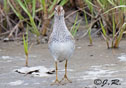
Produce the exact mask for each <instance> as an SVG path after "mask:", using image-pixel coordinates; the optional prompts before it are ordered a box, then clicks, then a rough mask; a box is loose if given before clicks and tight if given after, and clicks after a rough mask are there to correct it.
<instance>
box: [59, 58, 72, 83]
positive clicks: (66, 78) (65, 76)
mask: <svg viewBox="0 0 126 88" xmlns="http://www.w3.org/2000/svg"><path fill="white" fill-rule="evenodd" d="M63 80H65V81H68V82H70V83H72V81H71V80H69V79H68V77H67V60H66V63H65V75H64V77H63V78H62V80H61V81H63ZM61 81H60V82H61Z"/></svg>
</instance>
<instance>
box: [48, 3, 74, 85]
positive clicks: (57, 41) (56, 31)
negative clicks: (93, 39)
mask: <svg viewBox="0 0 126 88" xmlns="http://www.w3.org/2000/svg"><path fill="white" fill-rule="evenodd" d="M64 13H65V12H64V9H63V7H62V6H60V5H57V6H56V7H55V11H54V24H53V31H52V33H51V35H50V38H49V41H48V47H49V51H50V52H51V55H52V56H53V58H54V60H55V66H56V80H55V82H54V83H53V84H59V83H61V81H62V80H64V79H65V80H67V81H68V82H71V81H70V80H69V79H68V77H67V62H68V59H70V57H71V55H72V54H73V52H74V49H75V40H74V37H73V36H72V34H71V33H70V32H69V30H68V29H67V27H66V24H65V19H64ZM64 60H65V61H66V63H65V75H64V78H63V79H62V80H61V81H59V80H58V76H57V72H58V66H57V62H62V61H64Z"/></svg>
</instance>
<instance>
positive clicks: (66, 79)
mask: <svg viewBox="0 0 126 88" xmlns="http://www.w3.org/2000/svg"><path fill="white" fill-rule="evenodd" d="M63 80H64V81H65V82H64V83H63V84H62V85H64V84H66V83H67V82H68V83H72V81H71V80H69V79H68V77H67V75H64V77H63V78H62V80H61V81H60V83H61V82H62V81H63Z"/></svg>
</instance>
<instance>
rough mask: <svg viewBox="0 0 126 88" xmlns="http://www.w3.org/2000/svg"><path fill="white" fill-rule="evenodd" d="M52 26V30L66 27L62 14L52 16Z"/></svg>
mask: <svg viewBox="0 0 126 88" xmlns="http://www.w3.org/2000/svg"><path fill="white" fill-rule="evenodd" d="M53 26H54V28H53V30H54V31H55V30H60V29H64V27H66V24H65V20H64V16H54V25H53Z"/></svg>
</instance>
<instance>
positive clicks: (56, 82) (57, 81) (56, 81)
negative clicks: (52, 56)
mask: <svg viewBox="0 0 126 88" xmlns="http://www.w3.org/2000/svg"><path fill="white" fill-rule="evenodd" d="M55 66H56V80H55V81H54V82H53V83H52V84H51V85H55V84H59V83H60V81H59V80H58V76H57V75H58V74H57V73H58V67H57V61H56V62H55Z"/></svg>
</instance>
